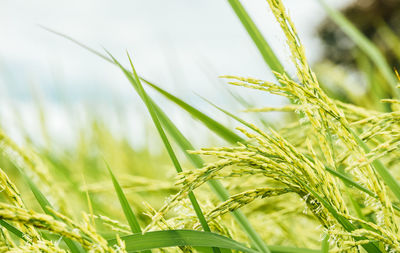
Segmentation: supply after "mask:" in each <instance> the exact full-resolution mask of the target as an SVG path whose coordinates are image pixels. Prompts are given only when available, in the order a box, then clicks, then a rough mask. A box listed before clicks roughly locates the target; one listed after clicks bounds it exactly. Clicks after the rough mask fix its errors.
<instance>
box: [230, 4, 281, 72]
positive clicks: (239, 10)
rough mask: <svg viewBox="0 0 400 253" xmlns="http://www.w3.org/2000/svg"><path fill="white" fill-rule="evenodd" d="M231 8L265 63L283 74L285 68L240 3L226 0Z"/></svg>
mask: <svg viewBox="0 0 400 253" xmlns="http://www.w3.org/2000/svg"><path fill="white" fill-rule="evenodd" d="M228 2H229V4H230V5H231V7H232V9H233V10H234V12H235V13H236V16H237V17H238V18H239V19H240V22H242V24H243V26H244V28H245V29H246V31H247V33H248V34H249V35H250V37H251V39H252V40H253V42H254V44H256V46H257V48H258V51H259V52H260V54H261V55H262V57H263V59H264V61H265V63H267V65H268V66H269V68H270V69H271V70H272V71H276V72H278V73H280V74H284V73H285V70H284V68H283V66H282V64H281V62H280V61H279V59H278V57H277V56H276V55H275V53H274V51H273V50H272V48H271V47H270V45H269V44H268V42H267V41H266V40H265V38H264V36H263V35H262V34H261V32H260V30H258V28H257V26H256V25H255V24H254V22H253V20H252V19H251V18H250V16H249V14H248V13H247V11H246V10H245V8H244V7H243V5H242V4H241V3H240V1H239V0H228Z"/></svg>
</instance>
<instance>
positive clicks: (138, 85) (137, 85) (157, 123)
mask: <svg viewBox="0 0 400 253" xmlns="http://www.w3.org/2000/svg"><path fill="white" fill-rule="evenodd" d="M109 55H110V57H111V58H112V59H113V60H114V62H115V63H116V64H117V65H118V66H119V67H120V69H121V70H122V71H123V73H124V74H125V76H126V77H127V78H128V80H129V81H130V83H131V84H132V86H133V87H134V88H135V90H136V91H137V92H138V93H139V95H140V97H141V98H142V100H143V102H144V103H145V105H146V107H147V109H148V111H149V113H150V116H151V118H152V120H153V123H154V125H155V126H156V128H157V131H158V133H159V135H160V137H161V139H162V141H163V143H164V146H165V148H166V149H167V152H168V155H169V156H170V158H171V160H172V163H173V164H174V166H175V169H176V171H177V172H178V173H180V172H182V171H183V170H182V167H181V165H180V163H179V161H178V158H177V157H176V155H175V152H174V151H173V149H172V146H171V144H170V143H169V140H168V137H167V135H166V134H165V132H164V129H163V128H162V126H161V123H160V121H159V119H158V116H157V112H156V110H155V109H154V107H153V105H152V103H151V102H150V100H149V97H148V95H147V93H146V92H145V90H144V89H143V86H142V84H141V82H140V78H139V76H138V75H137V73H136V70H135V68H134V66H133V63H132V60H131V58H130V56H129V54H128V58H129V62H130V64H131V68H132V73H133V75H132V74H131V73H130V72H129V71H127V70H126V69H125V68H124V67H122V65H121V64H120V63H119V62H118V61H117V60H116V59H115V58H114V57H113V56H112V55H111V54H109ZM188 196H189V199H190V202H191V203H192V206H193V209H194V211H195V213H196V215H197V218H198V219H199V221H200V224H201V226H202V227H203V230H204V231H206V232H210V231H211V230H210V227H209V226H208V224H207V221H206V219H205V218H204V214H203V212H202V210H201V208H200V205H199V203H198V201H197V199H196V197H195V195H194V193H193V192H189V194H188ZM213 251H214V253H220V250H219V249H218V248H213Z"/></svg>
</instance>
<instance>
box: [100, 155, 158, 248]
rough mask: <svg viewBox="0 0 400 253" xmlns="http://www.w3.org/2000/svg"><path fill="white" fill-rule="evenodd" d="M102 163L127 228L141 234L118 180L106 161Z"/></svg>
mask: <svg viewBox="0 0 400 253" xmlns="http://www.w3.org/2000/svg"><path fill="white" fill-rule="evenodd" d="M104 163H105V164H106V167H107V170H108V172H109V173H110V176H111V180H112V182H113V185H114V190H115V192H116V193H117V196H118V200H119V203H120V204H121V207H122V210H123V211H124V215H125V218H126V220H127V221H128V224H129V227H130V228H131V231H132V233H142V229H141V228H140V225H139V222H138V220H137V218H136V215H135V214H134V212H133V210H132V208H131V206H130V205H129V202H128V200H127V199H126V196H125V194H124V192H123V190H122V188H121V186H120V184H119V183H118V180H117V179H116V178H115V176H114V174H113V172H112V170H111V168H110V166H109V164H108V163H107V161H105V160H104ZM143 252H144V253H151V251H150V250H145V251H143Z"/></svg>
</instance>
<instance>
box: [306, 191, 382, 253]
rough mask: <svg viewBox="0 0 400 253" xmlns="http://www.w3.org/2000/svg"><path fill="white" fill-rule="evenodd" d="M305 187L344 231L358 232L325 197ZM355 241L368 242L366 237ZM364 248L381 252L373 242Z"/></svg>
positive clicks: (371, 251)
mask: <svg viewBox="0 0 400 253" xmlns="http://www.w3.org/2000/svg"><path fill="white" fill-rule="evenodd" d="M304 187H305V188H306V189H307V191H308V192H310V193H311V194H312V195H313V196H314V197H315V198H316V199H317V200H318V201H319V202H320V203H321V204H322V205H323V206H324V207H325V208H326V209H327V210H328V211H329V212H330V213H331V214H332V216H333V217H334V218H335V219H336V220H337V221H338V222H339V223H340V224H341V225H342V226H343V228H344V229H346V230H347V231H348V232H351V231H353V230H356V229H357V227H356V226H354V225H353V224H352V223H351V222H350V221H349V220H347V219H346V218H345V217H343V216H342V215H340V214H339V213H338V212H337V211H336V210H335V208H333V207H332V206H331V205H330V204H329V203H328V202H327V201H326V200H325V199H324V198H323V197H321V196H319V194H318V193H316V192H315V191H314V190H313V189H311V188H310V187H309V186H308V185H304ZM354 239H355V240H357V241H358V240H367V238H365V237H357V238H354ZM362 247H363V248H364V249H365V250H366V251H367V252H370V253H373V252H377V253H379V252H381V251H380V250H379V248H378V246H377V245H375V243H373V242H369V243H367V244H363V245H362Z"/></svg>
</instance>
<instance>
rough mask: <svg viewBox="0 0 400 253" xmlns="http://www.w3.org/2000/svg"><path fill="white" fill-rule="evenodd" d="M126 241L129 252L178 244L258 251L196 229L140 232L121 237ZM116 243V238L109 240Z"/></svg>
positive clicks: (254, 252)
mask: <svg viewBox="0 0 400 253" xmlns="http://www.w3.org/2000/svg"><path fill="white" fill-rule="evenodd" d="M121 239H122V240H124V241H125V246H126V250H127V251H128V252H136V251H142V250H147V249H157V248H166V247H177V246H193V247H210V248H212V247H218V248H224V249H233V250H239V251H241V252H246V253H258V251H256V250H254V249H250V248H247V247H245V246H243V245H242V244H240V243H238V242H236V241H234V240H232V239H230V238H228V237H225V236H222V235H219V234H216V233H212V232H204V231H195V230H164V231H152V232H147V233H144V234H141V233H138V234H133V235H128V236H123V237H121ZM108 242H109V243H110V244H115V243H116V240H115V239H113V240H109V241H108Z"/></svg>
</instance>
